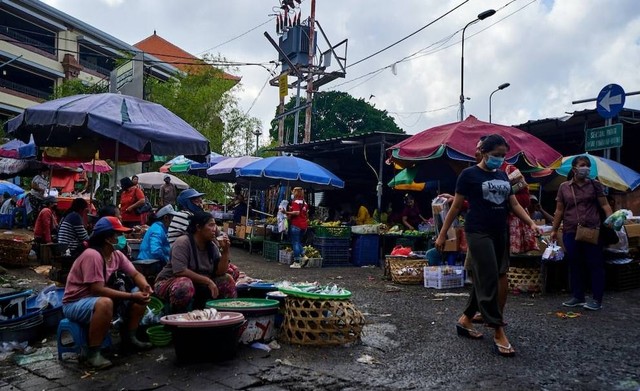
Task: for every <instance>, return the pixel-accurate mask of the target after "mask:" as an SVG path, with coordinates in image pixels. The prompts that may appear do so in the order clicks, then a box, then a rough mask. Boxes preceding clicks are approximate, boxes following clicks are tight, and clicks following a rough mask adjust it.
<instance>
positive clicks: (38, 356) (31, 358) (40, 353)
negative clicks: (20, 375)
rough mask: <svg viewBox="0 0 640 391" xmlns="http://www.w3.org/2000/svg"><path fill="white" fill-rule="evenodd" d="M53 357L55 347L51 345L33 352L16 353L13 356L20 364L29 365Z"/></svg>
mask: <svg viewBox="0 0 640 391" xmlns="http://www.w3.org/2000/svg"><path fill="white" fill-rule="evenodd" d="M25 350H26V349H25ZM53 359H55V356H54V354H53V348H49V347H47V348H41V349H36V350H35V351H33V352H31V353H26V354H16V355H14V356H13V361H14V362H15V363H16V364H18V365H28V364H33V363H36V362H40V361H51V360H53Z"/></svg>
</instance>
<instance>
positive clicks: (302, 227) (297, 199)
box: [286, 187, 309, 269]
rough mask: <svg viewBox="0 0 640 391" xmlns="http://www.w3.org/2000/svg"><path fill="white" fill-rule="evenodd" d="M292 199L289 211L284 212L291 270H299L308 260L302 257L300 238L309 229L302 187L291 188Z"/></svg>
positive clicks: (306, 206) (307, 210)
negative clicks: (291, 253)
mask: <svg viewBox="0 0 640 391" xmlns="http://www.w3.org/2000/svg"><path fill="white" fill-rule="evenodd" d="M292 195H293V198H292V200H291V203H290V204H289V210H288V211H287V212H286V214H287V216H289V235H290V237H291V247H293V263H292V264H291V266H290V267H291V268H292V269H299V268H301V267H304V266H305V265H306V264H307V261H308V260H309V258H307V256H306V255H304V247H302V238H303V237H304V234H305V233H306V232H307V228H308V227H309V220H308V218H307V214H308V213H309V205H307V203H306V202H305V201H304V190H303V189H302V187H294V188H293V194H292Z"/></svg>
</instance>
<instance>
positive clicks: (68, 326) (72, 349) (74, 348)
mask: <svg viewBox="0 0 640 391" xmlns="http://www.w3.org/2000/svg"><path fill="white" fill-rule="evenodd" d="M64 333H68V334H70V335H71V338H72V341H71V343H68V344H64V343H63V342H62V337H63V334H64ZM87 333H88V330H87V328H86V327H83V326H82V325H80V324H79V323H76V322H73V321H71V320H69V319H67V318H64V319H62V320H61V321H60V323H59V324H58V336H57V339H58V360H61V361H62V354H63V353H75V354H77V355H79V356H80V355H81V354H82V349H83V348H84V347H86V346H87ZM108 346H111V333H107V336H106V337H104V341H102V345H101V347H102V348H106V347H108Z"/></svg>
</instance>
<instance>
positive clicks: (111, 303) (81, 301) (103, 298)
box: [62, 217, 153, 368]
mask: <svg viewBox="0 0 640 391" xmlns="http://www.w3.org/2000/svg"><path fill="white" fill-rule="evenodd" d="M129 231H131V230H130V229H129V228H126V227H124V226H123V225H122V223H120V221H119V220H118V219H117V218H115V217H102V218H101V219H100V220H98V222H97V223H96V225H95V226H94V228H93V233H92V234H91V237H90V238H89V248H87V249H86V250H85V251H84V252H83V253H82V254H80V256H79V257H78V258H77V259H76V260H75V262H74V263H73V266H72V267H71V271H70V272H69V276H68V277H67V285H66V287H65V289H64V296H63V298H62V304H63V306H62V311H63V313H64V316H65V317H66V318H69V319H70V320H72V321H74V322H77V323H80V324H83V325H88V326H89V332H88V337H87V342H88V346H89V352H88V355H87V357H86V359H87V363H88V364H89V365H91V366H93V367H95V368H106V367H108V366H111V361H109V360H107V359H106V358H104V357H103V356H102V354H101V352H100V345H101V344H102V341H103V340H104V338H105V336H106V335H107V333H108V332H109V328H110V326H111V321H112V319H113V317H114V314H115V313H116V310H115V308H114V307H116V305H115V304H118V305H119V307H120V304H122V307H124V308H125V309H126V313H125V314H124V316H125V318H126V319H125V320H126V321H127V323H126V328H125V330H124V333H123V337H124V340H125V341H127V342H130V343H131V345H133V346H134V347H137V348H139V349H146V348H149V347H150V346H151V345H150V344H148V343H144V342H140V341H139V340H138V339H137V338H136V331H137V329H138V324H139V323H140V319H142V316H143V315H144V313H145V310H146V306H147V303H149V299H150V295H151V293H153V290H152V289H151V286H150V285H149V283H148V282H147V280H146V279H145V278H144V276H143V275H142V274H140V273H139V272H138V271H137V270H136V269H135V268H134V266H133V264H132V263H131V261H129V259H127V257H126V256H125V255H124V254H123V253H122V252H121V251H120V248H122V247H123V246H124V245H126V239H124V233H125V232H129ZM118 271H119V272H123V273H124V274H126V275H127V276H129V277H130V278H131V280H133V283H134V284H135V287H133V289H130V291H126V290H118V289H114V288H111V287H109V284H108V281H110V279H111V278H112V276H113V275H115V273H116V272H118ZM122 307H121V308H122Z"/></svg>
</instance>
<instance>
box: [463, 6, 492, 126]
mask: <svg viewBox="0 0 640 391" xmlns="http://www.w3.org/2000/svg"><path fill="white" fill-rule="evenodd" d="M495 13H496V10H493V9H490V10H486V11H484V12H481V13H479V14H478V17H477V18H476V19H474V20H472V21H471V22H469V23H467V25H466V26H464V28H463V29H462V55H461V56H460V118H459V119H460V121H464V33H465V31H466V30H467V27H469V26H471V25H472V24H474V23H477V22H479V21H481V20H484V19H487V18H488V17H490V16H492V15H493V14H495Z"/></svg>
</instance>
